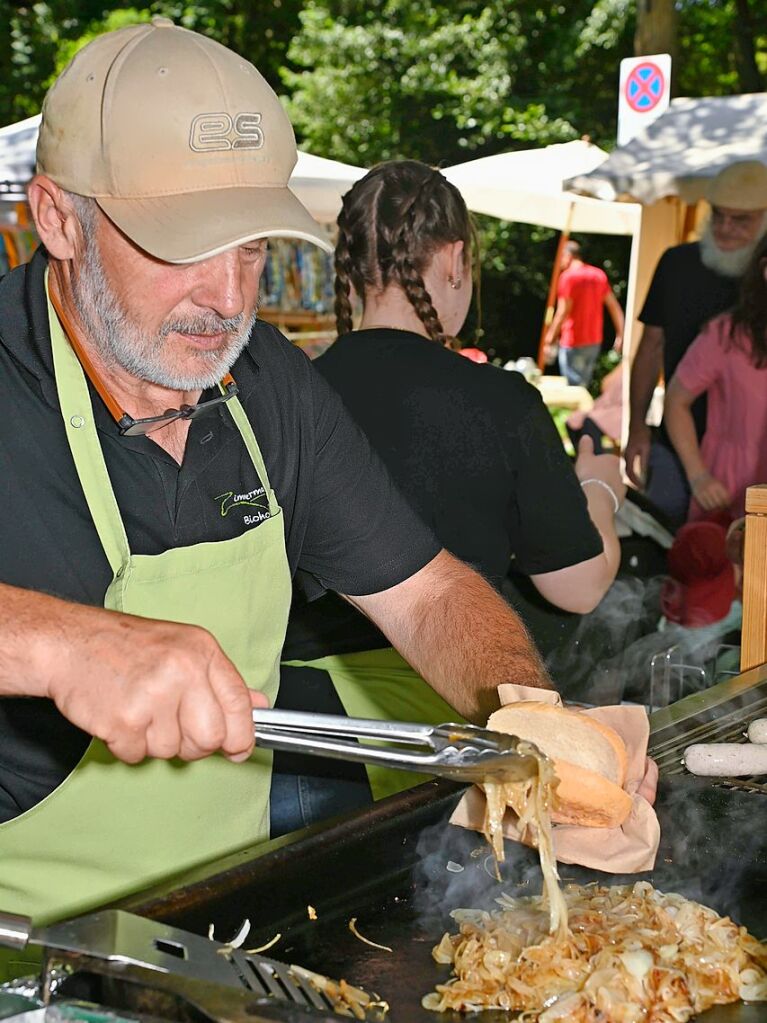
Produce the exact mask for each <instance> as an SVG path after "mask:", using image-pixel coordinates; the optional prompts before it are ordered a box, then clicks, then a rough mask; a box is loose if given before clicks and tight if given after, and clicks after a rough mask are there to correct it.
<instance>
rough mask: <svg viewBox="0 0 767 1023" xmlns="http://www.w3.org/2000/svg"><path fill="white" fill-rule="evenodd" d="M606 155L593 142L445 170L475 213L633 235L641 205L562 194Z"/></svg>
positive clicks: (574, 229) (484, 159) (527, 151)
mask: <svg viewBox="0 0 767 1023" xmlns="http://www.w3.org/2000/svg"><path fill="white" fill-rule="evenodd" d="M606 159H607V153H606V152H605V151H604V150H603V149H600V148H599V146H595V145H592V144H591V143H590V142H585V141H575V142H564V143H561V144H559V145H553V146H544V147H542V148H540V149H525V150H520V151H517V152H511V153H500V154H498V155H497V156H485V157H482V158H481V159H479V160H470V161H469V162H467V163H459V164H456V165H455V166H453V167H448V168H446V169H445V170H443V174H444V175H445V177H446V178H447V179H448V180H449V181H452V183H453V184H454V185H455V186H456V188H458V190H459V191H460V193H461V195H462V196H463V198H464V199H465V201H466V205H467V206H468V207H469V209H470V210H473V211H474V212H475V213H486V214H489V215H490V216H493V217H499V218H500V219H502V220H511V221H517V222H520V223H523V224H540V225H542V226H544V227H552V228H555V229H556V230H559V231H563V230H567V231H570V232H585V233H594V234H619V235H633V234H634V233H635V231H636V229H637V226H638V223H639V216H640V210H639V207H638V206H636V205H635V204H632V203H615V202H608V203H606V202H602V201H600V200H599V199H591V198H587V197H585V196H582V195H577V194H575V193H574V192H567V191H564V190H563V181H564V180H565V178H568V177H572V176H574V175H576V174H585V173H587V172H588V171H590V170H593V169H594V168H596V167H599V166H600V165H601V164H603V163H604V161H605V160H606Z"/></svg>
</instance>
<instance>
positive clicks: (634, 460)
mask: <svg viewBox="0 0 767 1023" xmlns="http://www.w3.org/2000/svg"><path fill="white" fill-rule="evenodd" d="M651 444H652V433H651V431H650V427H649V426H648V425H647V424H646V423H638V424H637V425H636V426H633V425H632V427H631V429H630V430H629V437H628V441H627V443H626V450H625V451H624V452H623V457H624V458H625V460H626V475H627V476H628V478H629V479H630V480H631V482H632V483H633V484H634V486H635V487H637V488H638V489H639V490H644V488H645V486H646V485H647V469H648V467H649V464H650V445H651Z"/></svg>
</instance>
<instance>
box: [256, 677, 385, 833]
mask: <svg viewBox="0 0 767 1023" xmlns="http://www.w3.org/2000/svg"><path fill="white" fill-rule="evenodd" d="M275 706H276V707H279V708H281V709H282V710H308V711H313V712H315V713H319V714H345V713H346V711H345V710H344V707H343V704H342V703H341V701H340V699H339V697H338V694H337V693H336V691H335V687H334V686H333V682H332V681H331V678H330V675H329V674H328V673H327V671H322V670H320V669H319V668H309V667H306V666H299V665H288V664H282V665H281V666H280V691H279V693H278V696H277V700H276V701H275ZM372 802H373V794H372V792H371V791H370V784H369V782H368V778H367V772H366V770H365V767H364V765H363V764H353V763H347V762H346V761H343V760H329V759H324V758H319V757H313V756H309V755H307V754H301V753H285V752H277V753H275V754H274V771H273V774H272V785H271V795H270V800H269V810H270V835H271V837H272V838H277V837H278V836H279V835H285V834H287V833H288V832H291V831H297V830H298V829H299V828H305V827H306V826H307V825H309V824H317V823H318V822H319V821H322V820H325V819H327V818H328V817H336V816H337V815H338V814H346V813H351V812H352V811H353V810H360V809H362V808H363V807H366V806H370V805H371V803H372Z"/></svg>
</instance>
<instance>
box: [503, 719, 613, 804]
mask: <svg viewBox="0 0 767 1023" xmlns="http://www.w3.org/2000/svg"><path fill="white" fill-rule="evenodd" d="M487 727H488V728H490V729H493V730H494V731H496V732H506V733H508V734H509V735H518V736H519V737H520V738H522V739H529V740H530V742H534V743H535V744H536V746H539V747H540V749H541V750H543V752H544V753H545V754H546V755H547V756H549V757H551V758H552V759H559V760H567V761H568V762H569V763H571V764H577V765H578V766H579V767H585V768H587V769H588V770H589V771H595V772H596V773H597V774H601V775H602V777H603V778H607V780H608V781H611V782H612V783H613V784H614V785H618V786H619V787H621V788H622V787H623V783H624V782H625V781H626V767H627V764H628V755H627V753H626V745H625V743H624V742H623V739H621V737H620V736H619V735H618V733H617V732H616V731H615V729H613V728H610V727H608V726H607V725H603V724H602V723H601V721H595V720H594V719H593V718H590V717H589V716H588V715H587V714H582V713H581V712H580V711H577V710H569V709H567V708H566V707H554V706H552V705H551V704H550V703H537V702H535V701H532V700H530V701H525V702H524V703H510V704H507V706H505V707H501V709H500V710H497V711H496V712H495V713H494V714H492V715H491V716H490V720H489V721H488V722H487Z"/></svg>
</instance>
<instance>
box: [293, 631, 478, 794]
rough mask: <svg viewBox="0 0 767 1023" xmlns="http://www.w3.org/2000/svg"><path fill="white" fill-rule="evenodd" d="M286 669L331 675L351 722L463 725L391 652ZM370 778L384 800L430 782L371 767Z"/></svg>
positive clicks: (304, 663)
mask: <svg viewBox="0 0 767 1023" xmlns="http://www.w3.org/2000/svg"><path fill="white" fill-rule="evenodd" d="M285 663H286V664H290V665H296V666H299V667H305V668H317V669H319V670H321V671H327V672H328V674H329V675H330V678H331V680H332V682H333V685H334V687H335V690H336V692H337V693H338V696H339V699H340V700H341V703H342V704H343V705H344V710H345V711H346V713H347V714H348V715H349V716H350V717H360V718H373V719H374V720H377V721H419V722H422V723H423V724H430V725H439V724H442V723H443V722H445V721H458V722H463V721H464V718H462V717H461V716H460V714H458V712H457V711H455V710H453V708H452V707H451V706H450V704H449V703H447V702H446V701H445V700H443V699H442V697H441V696H439V695H438V694H437V693H435V691H434V690H433V689H432V687H431V686H430V685H429V684H428V682H425V681H424V680H423V679H422V678H421V676H420V675H419V674H417V672H415V671H414V670H413V669H412V668H411V667H410V665H409V664H408V663H407V661H406V660H405V659H404V658H403V657H402V656H401V655H400V654H398V653H397V651H396V650H393V649H392V648H391V647H387V648H385V649H383V650H365V651H363V652H361V653H354V654H334V655H332V656H330V657H320V658H318V659H317V660H314V661H286V662H285ZM367 773H368V780H369V782H370V788H371V790H372V792H373V798H374V799H383V798H384V796H390V795H392V794H393V793H394V792H401V791H402V790H403V789H407V788H411V787H412V786H413V785H419V784H420V783H421V782H423V781H426V780H427V779H426V776H425V775H422V774H415V773H414V772H412V771H396V770H391V769H389V768H384V767H368V769H367Z"/></svg>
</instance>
